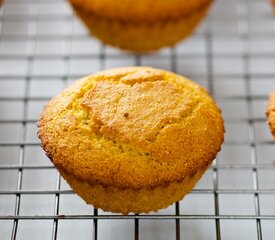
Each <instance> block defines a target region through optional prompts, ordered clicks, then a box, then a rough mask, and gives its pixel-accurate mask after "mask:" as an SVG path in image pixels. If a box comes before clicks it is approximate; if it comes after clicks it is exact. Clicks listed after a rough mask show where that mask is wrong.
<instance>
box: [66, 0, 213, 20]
mask: <svg viewBox="0 0 275 240" xmlns="http://www.w3.org/2000/svg"><path fill="white" fill-rule="evenodd" d="M69 2H70V3H71V4H72V6H73V7H74V8H76V9H81V11H85V12H86V13H88V14H93V15H97V16H99V17H103V18H107V19H109V20H122V21H125V22H135V23H141V22H143V23H152V22H156V21H166V20H172V19H177V18H182V17H183V16H189V15H190V14H192V13H194V12H197V11H198V10H199V9H201V7H202V6H206V5H209V4H210V3H211V2H213V0H173V1H167V0H142V1H134V0H123V2H122V1H121V0H69Z"/></svg>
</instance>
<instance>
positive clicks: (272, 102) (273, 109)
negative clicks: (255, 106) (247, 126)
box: [266, 90, 275, 138]
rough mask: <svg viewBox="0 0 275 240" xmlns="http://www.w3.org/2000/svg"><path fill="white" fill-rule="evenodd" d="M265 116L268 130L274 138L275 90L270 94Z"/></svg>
mask: <svg viewBox="0 0 275 240" xmlns="http://www.w3.org/2000/svg"><path fill="white" fill-rule="evenodd" d="M266 116H267V122H268V124H269V127H270V131H271V133H272V135H273V137H274V138H275V90H273V91H272V93H271V94H270V97H269V100H268V103H267V108H266Z"/></svg>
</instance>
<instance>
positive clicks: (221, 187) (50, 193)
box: [0, 0, 275, 240]
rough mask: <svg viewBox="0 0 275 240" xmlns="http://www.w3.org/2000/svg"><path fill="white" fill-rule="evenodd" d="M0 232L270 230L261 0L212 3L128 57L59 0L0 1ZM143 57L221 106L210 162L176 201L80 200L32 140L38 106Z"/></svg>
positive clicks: (268, 67)
mask: <svg viewBox="0 0 275 240" xmlns="http://www.w3.org/2000/svg"><path fill="white" fill-rule="evenodd" d="M0 11H1V12H0V239H1V240H2V239H27V240H29V239H66V240H67V239H135V240H137V239H150V240H154V239H158V240H159V239H177V240H179V239H186V240H193V239H194V240H195V239H196V240H198V239H211V240H212V239H249V240H251V239H265V240H266V239H275V161H274V160H275V148H274V142H273V140H272V137H271V134H270V132H269V130H268V127H267V125H266V120H265V116H264V108H265V103H266V99H267V96H268V93H269V92H270V91H271V89H272V88H273V87H274V86H275V21H274V18H273V16H272V10H271V8H270V6H269V4H268V1H263V0H231V1H227V0H219V1H216V2H215V5H214V7H213V8H212V10H211V12H210V14H209V17H208V18H207V20H206V21H205V22H204V23H203V24H202V25H201V26H200V28H199V29H198V31H197V32H196V33H195V34H194V35H193V36H192V37H191V38H189V39H188V40H187V41H185V42H183V43H181V44H179V45H177V46H176V47H175V48H167V49H164V50H162V51H160V52H158V53H156V54H154V55H140V56H134V55H128V54H126V53H123V52H121V51H119V50H116V49H113V48H111V47H107V46H103V45H101V44H100V43H99V42H98V41H97V40H95V39H94V38H91V37H89V36H88V34H87V32H86V30H85V28H84V27H83V26H82V24H81V23H80V22H79V21H78V20H77V18H76V17H74V16H73V13H72V11H71V9H70V7H69V5H68V4H67V3H66V1H63V0H43V1H42V0H40V1H38V0H20V1H18V0H6V1H5V6H4V8H3V7H2V9H1V10H0ZM123 65H150V66H154V67H158V68H163V69H168V70H172V71H175V72H178V73H180V74H183V75H186V76H188V77H190V78H192V79H194V80H195V81H197V82H198V83H200V84H201V85H203V86H205V87H206V88H207V89H208V90H209V92H210V94H211V95H212V96H213V97H214V98H215V99H216V101H217V103H218V104H219V106H220V107H221V108H222V111H223V116H224V118H225V125H226V130H227V132H226V138H225V143H224V145H223V148H222V151H221V152H220V154H219V155H218V158H217V160H216V161H215V162H214V163H213V165H212V166H211V167H210V169H209V170H208V171H207V172H206V174H205V175H204V176H203V178H202V179H201V181H200V182H199V183H198V184H197V186H196V187H195V189H194V190H193V191H192V192H191V193H190V194H189V195H188V196H186V197H185V198H184V200H182V201H181V202H179V203H176V204H174V205H173V206H170V207H169V208H167V209H164V210H161V211H159V212H158V213H150V214H148V215H145V214H144V215H129V216H122V215H114V214H112V213H105V212H102V211H101V210H96V209H93V208H92V207H91V206H88V205H86V204H85V203H84V202H83V201H82V200H81V199H80V198H79V197H77V196H76V195H75V194H74V193H73V192H72V191H71V189H70V188H69V187H68V185H67V184H66V183H65V181H63V179H62V178H61V177H60V175H59V174H58V173H57V171H56V170H55V168H54V167H53V166H52V165H51V163H50V161H49V160H48V159H47V158H46V157H45V156H44V153H43V151H42V150H41V148H40V147H39V141H38V139H37V137H36V131H37V129H36V121H37V119H38V116H39V113H40V112H41V110H42V106H43V105H44V104H45V102H47V101H48V100H49V99H50V98H51V97H52V96H54V95H56V94H57V93H58V92H59V91H60V90H61V89H63V88H64V87H65V86H67V85H68V84H70V83H71V82H72V81H75V80H76V79H77V78H79V77H81V76H83V75H86V74H90V73H93V72H96V71H99V70H102V69H105V68H110V67H116V66H123Z"/></svg>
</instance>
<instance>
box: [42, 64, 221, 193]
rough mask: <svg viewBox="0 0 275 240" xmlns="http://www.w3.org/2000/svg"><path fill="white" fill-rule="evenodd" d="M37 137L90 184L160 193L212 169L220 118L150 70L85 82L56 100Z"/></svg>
mask: <svg viewBox="0 0 275 240" xmlns="http://www.w3.org/2000/svg"><path fill="white" fill-rule="evenodd" d="M38 126H39V132H38V135H39V137H40V139H41V141H42V147H43V148H44V149H45V151H46V153H47V155H48V156H49V158H50V159H51V160H52V162H53V163H54V164H55V166H56V167H57V168H61V169H62V170H63V171H66V172H67V173H69V174H73V175H74V176H75V177H77V178H78V179H80V180H85V181H88V182H89V183H91V184H97V183H99V184H102V185H104V186H115V187H119V188H134V189H139V188H142V187H155V186H159V185H166V184H169V183H171V182H173V181H181V180H183V179H184V178H185V177H186V176H187V175H189V176H190V173H191V175H192V174H195V173H196V172H197V171H198V170H199V169H200V168H201V167H204V168H205V166H208V165H209V164H210V163H211V162H212V160H213V159H214V158H215V156H216V153H217V152H218V151H219V150H220V147H221V144H222V142H223V134H224V126H223V120H222V118H221V115H220V110H219V109H218V108H217V106H216V105H215V103H214V101H213V100H212V99H211V98H210V97H209V95H208V94H207V92H206V91H205V90H204V89H203V88H202V87H200V86H199V85H197V84H196V83H194V82H192V81H190V80H188V79H186V78H184V77H181V76H179V75H176V74H173V73H171V72H166V71H163V70H158V69H153V68H149V67H126V68H118V69H111V70H107V71H103V72H100V73H98V74H95V75H91V76H88V77H85V78H83V79H81V80H79V81H77V82H75V83H74V84H72V85H71V86H70V87H68V88H67V89H65V90H64V91H63V92H62V93H61V94H59V95H58V96H56V97H55V98H53V99H52V100H51V101H50V102H49V103H48V104H47V106H46V107H45V109H44V111H43V112H42V114H41V117H40V120H39V123H38Z"/></svg>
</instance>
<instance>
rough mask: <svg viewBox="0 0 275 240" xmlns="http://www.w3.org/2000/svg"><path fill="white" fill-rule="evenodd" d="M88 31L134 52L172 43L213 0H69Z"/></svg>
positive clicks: (186, 32) (189, 30)
mask: <svg viewBox="0 0 275 240" xmlns="http://www.w3.org/2000/svg"><path fill="white" fill-rule="evenodd" d="M69 2H70V3H71V5H72V7H73V9H74V10H75V12H76V14H77V15H78V16H79V17H80V18H81V19H82V21H83V22H84V23H85V25H86V26H87V27H88V29H89V30H90V32H91V34H92V35H94V36H96V37H97V38H99V39H101V40H102V41H103V42H104V43H106V44H110V45H112V46H115V47H119V48H121V49H124V50H129V51H134V52H148V51H152V50H157V49H160V48H162V47H164V46H172V45H174V44H176V43H177V42H179V41H180V40H182V39H184V38H186V37H188V36H189V35H190V34H191V33H192V32H193V31H194V29H195V27H196V26H197V25H198V23H199V22H200V21H201V20H202V19H203V17H204V16H205V15H206V13H207V10H208V9H209V7H210V5H211V3H212V2H213V0H173V1H166V0H143V1H133V0H124V1H121V0H69Z"/></svg>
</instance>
